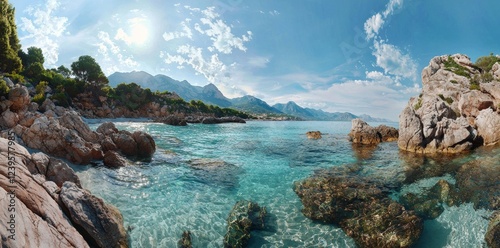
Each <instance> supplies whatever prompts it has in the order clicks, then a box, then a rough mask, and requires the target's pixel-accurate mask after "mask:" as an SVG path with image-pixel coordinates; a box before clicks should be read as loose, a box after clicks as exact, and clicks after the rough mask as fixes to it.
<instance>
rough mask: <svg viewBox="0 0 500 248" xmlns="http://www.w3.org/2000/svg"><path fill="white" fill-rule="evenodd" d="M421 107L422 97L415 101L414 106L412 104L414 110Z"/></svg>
mask: <svg viewBox="0 0 500 248" xmlns="http://www.w3.org/2000/svg"><path fill="white" fill-rule="evenodd" d="M421 107H422V98H418V101H417V104H415V106H413V108H414V109H415V110H418V109H420V108H421Z"/></svg>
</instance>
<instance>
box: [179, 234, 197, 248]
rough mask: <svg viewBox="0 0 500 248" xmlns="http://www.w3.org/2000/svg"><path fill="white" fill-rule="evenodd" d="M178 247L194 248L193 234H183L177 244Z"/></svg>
mask: <svg viewBox="0 0 500 248" xmlns="http://www.w3.org/2000/svg"><path fill="white" fill-rule="evenodd" d="M177 247H178V248H192V247H193V243H192V241H191V232H190V231H184V232H182V237H181V239H179V241H178V242H177Z"/></svg>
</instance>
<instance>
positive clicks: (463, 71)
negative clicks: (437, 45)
mask: <svg viewBox="0 0 500 248" xmlns="http://www.w3.org/2000/svg"><path fill="white" fill-rule="evenodd" d="M444 68H445V70H447V71H451V72H453V73H455V74H457V75H459V76H464V77H466V78H470V71H469V70H468V69H467V68H465V67H463V66H461V65H459V64H458V63H457V62H455V60H454V59H453V58H452V57H451V56H448V60H447V61H445V62H444Z"/></svg>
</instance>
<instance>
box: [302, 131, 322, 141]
mask: <svg viewBox="0 0 500 248" xmlns="http://www.w3.org/2000/svg"><path fill="white" fill-rule="evenodd" d="M306 136H307V138H308V139H313V140H317V139H321V132H320V131H309V132H307V133H306Z"/></svg>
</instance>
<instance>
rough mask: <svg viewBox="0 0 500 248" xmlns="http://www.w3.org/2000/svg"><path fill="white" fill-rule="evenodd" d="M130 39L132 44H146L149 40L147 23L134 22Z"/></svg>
mask: <svg viewBox="0 0 500 248" xmlns="http://www.w3.org/2000/svg"><path fill="white" fill-rule="evenodd" d="M129 39H130V43H132V44H135V45H144V44H145V43H146V42H147V41H148V40H149V27H148V26H147V25H145V23H133V24H132V25H131V26H130V37H129Z"/></svg>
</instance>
